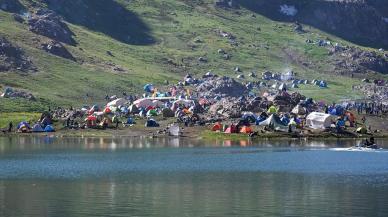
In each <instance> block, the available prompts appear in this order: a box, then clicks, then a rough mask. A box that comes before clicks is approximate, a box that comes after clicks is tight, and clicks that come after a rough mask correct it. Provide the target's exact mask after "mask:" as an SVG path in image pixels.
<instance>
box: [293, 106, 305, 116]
mask: <svg viewBox="0 0 388 217" xmlns="http://www.w3.org/2000/svg"><path fill="white" fill-rule="evenodd" d="M291 113H292V114H296V115H305V114H306V113H307V110H306V108H304V107H303V106H301V105H297V106H295V108H293V109H292V111H291Z"/></svg>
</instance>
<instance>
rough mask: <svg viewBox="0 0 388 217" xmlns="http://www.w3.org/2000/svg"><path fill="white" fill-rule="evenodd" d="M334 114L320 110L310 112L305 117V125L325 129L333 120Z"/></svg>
mask: <svg viewBox="0 0 388 217" xmlns="http://www.w3.org/2000/svg"><path fill="white" fill-rule="evenodd" d="M335 118H336V117H335V116H333V115H330V114H325V113H320V112H312V113H310V114H309V115H308V116H307V118H306V126H307V127H310V128H313V129H326V128H328V127H330V125H331V124H332V123H333V122H334V121H335Z"/></svg>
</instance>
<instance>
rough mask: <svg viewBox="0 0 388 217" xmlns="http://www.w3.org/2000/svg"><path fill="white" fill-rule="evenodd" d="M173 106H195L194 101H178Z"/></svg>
mask: <svg viewBox="0 0 388 217" xmlns="http://www.w3.org/2000/svg"><path fill="white" fill-rule="evenodd" d="M173 104H174V105H184V106H191V105H194V101H193V100H185V99H178V100H176V101H175V102H174V103H173Z"/></svg>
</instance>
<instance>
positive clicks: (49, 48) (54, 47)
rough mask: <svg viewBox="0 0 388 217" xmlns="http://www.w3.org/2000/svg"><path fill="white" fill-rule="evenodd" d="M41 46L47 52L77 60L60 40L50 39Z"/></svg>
mask: <svg viewBox="0 0 388 217" xmlns="http://www.w3.org/2000/svg"><path fill="white" fill-rule="evenodd" d="M41 47H42V49H43V50H45V51H46V52H48V53H51V54H53V55H55V56H59V57H62V58H65V59H69V60H72V61H76V59H75V58H74V57H73V55H72V54H71V53H70V52H69V51H68V50H67V49H66V48H65V47H64V46H63V45H62V44H61V43H60V42H58V41H50V42H48V43H43V44H41Z"/></svg>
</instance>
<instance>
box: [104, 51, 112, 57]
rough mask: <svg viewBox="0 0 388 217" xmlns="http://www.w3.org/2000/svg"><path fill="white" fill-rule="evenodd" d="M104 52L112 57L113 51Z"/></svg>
mask: <svg viewBox="0 0 388 217" xmlns="http://www.w3.org/2000/svg"><path fill="white" fill-rule="evenodd" d="M106 54H108V55H109V56H111V57H114V55H113V53H112V52H111V51H109V50H108V51H106Z"/></svg>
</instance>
